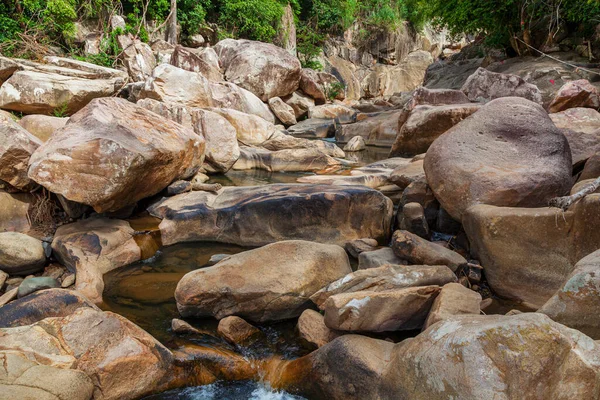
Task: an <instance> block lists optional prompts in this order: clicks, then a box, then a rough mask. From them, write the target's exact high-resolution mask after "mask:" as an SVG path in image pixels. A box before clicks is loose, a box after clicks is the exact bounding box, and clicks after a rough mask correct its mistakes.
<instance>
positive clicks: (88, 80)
mask: <svg viewBox="0 0 600 400" xmlns="http://www.w3.org/2000/svg"><path fill="white" fill-rule="evenodd" d="M44 61H45V62H46V64H38V63H32V62H26V61H23V63H25V64H26V65H21V68H22V69H23V70H20V71H16V72H14V73H13V74H12V75H11V76H10V78H8V80H6V81H5V82H4V83H3V84H2V86H1V87H0V108H3V109H6V110H13V111H18V112H22V113H25V114H52V112H54V110H56V109H64V110H65V111H66V112H67V113H69V114H70V113H74V112H76V111H78V110H80V109H81V108H83V107H84V106H85V105H87V104H88V103H89V102H90V101H91V100H92V99H95V98H97V97H107V96H112V95H113V94H115V93H116V92H117V91H118V90H120V89H121V88H122V87H123V86H124V85H125V83H126V76H127V74H126V73H123V72H121V71H118V70H115V69H110V68H105V67H100V66H97V65H94V64H90V63H85V62H82V61H75V60H70V59H64V58H59V57H45V59H44Z"/></svg>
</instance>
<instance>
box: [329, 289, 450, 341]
mask: <svg viewBox="0 0 600 400" xmlns="http://www.w3.org/2000/svg"><path fill="white" fill-rule="evenodd" d="M439 291H440V288H439V287H438V286H424V287H414V288H406V289H395V290H387V291H383V292H371V291H361V292H356V293H343V294H336V295H334V296H331V297H330V298H329V299H327V301H326V302H325V304H324V310H325V325H327V327H328V328H330V329H336V330H342V331H355V332H356V331H359V332H360V331H368V332H385V331H397V330H411V329H420V328H421V327H422V326H423V323H424V322H425V319H426V318H427V313H428V312H429V309H430V308H431V305H432V304H433V301H434V299H435V297H436V296H437V295H438V293H439Z"/></svg>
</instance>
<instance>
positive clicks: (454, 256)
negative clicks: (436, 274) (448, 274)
mask: <svg viewBox="0 0 600 400" xmlns="http://www.w3.org/2000/svg"><path fill="white" fill-rule="evenodd" d="M392 249H393V250H394V253H395V254H396V255H397V256H398V257H400V258H402V259H405V260H408V261H409V262H411V263H412V264H424V265H446V266H448V268H450V269H451V270H452V271H456V270H457V269H458V267H460V266H462V265H466V264H467V260H465V258H464V257H463V256H461V255H460V254H458V253H456V252H454V251H452V250H449V249H447V248H445V247H442V246H440V245H438V244H436V243H432V242H429V241H428V240H425V239H423V238H421V237H419V236H417V235H415V234H412V233H410V232H407V231H401V230H399V231H396V232H394V236H393V237H392Z"/></svg>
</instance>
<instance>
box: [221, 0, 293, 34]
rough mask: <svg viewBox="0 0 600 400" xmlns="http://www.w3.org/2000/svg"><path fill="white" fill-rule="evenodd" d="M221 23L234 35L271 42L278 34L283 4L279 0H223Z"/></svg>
mask: <svg viewBox="0 0 600 400" xmlns="http://www.w3.org/2000/svg"><path fill="white" fill-rule="evenodd" d="M219 5H220V7H219V14H220V15H219V23H220V24H221V26H222V27H224V28H225V29H226V30H227V31H229V32H231V34H232V35H233V36H234V37H244V38H248V39H252V40H260V41H263V42H270V41H272V40H273V38H275V35H276V34H277V28H278V27H279V24H280V22H281V17H282V16H283V5H282V4H281V3H279V2H278V1H277V0H221V2H220V4H219Z"/></svg>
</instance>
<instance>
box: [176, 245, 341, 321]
mask: <svg viewBox="0 0 600 400" xmlns="http://www.w3.org/2000/svg"><path fill="white" fill-rule="evenodd" d="M282 266H285V267H284V268H285V274H284V275H282V274H281V272H282ZM349 272H351V269H350V263H349V261H348V256H347V255H346V252H345V251H344V249H342V248H341V247H339V246H334V245H325V244H320V243H314V242H306V241H283V242H277V243H273V244H270V245H267V246H264V247H261V248H258V249H255V250H249V251H245V252H243V253H239V254H235V255H232V256H231V257H229V258H227V259H225V260H223V261H221V262H219V263H217V264H216V265H214V266H212V267H208V268H203V269H199V270H196V271H192V272H190V273H188V274H186V275H185V276H184V277H183V278H182V279H181V281H180V282H179V284H178V285H177V289H176V290H175V299H176V300H177V309H178V310H179V312H180V313H181V315H182V316H184V317H189V316H198V317H199V316H214V317H216V318H219V319H220V318H223V317H226V316H230V315H238V316H241V317H244V318H247V319H250V320H251V321H256V322H265V321H273V320H281V319H286V318H293V317H297V316H299V315H300V314H301V313H302V311H303V310H304V309H306V308H307V307H308V305H309V297H310V296H311V295H312V294H313V293H315V292H316V291H318V290H319V289H320V288H322V287H323V286H325V285H327V284H328V283H330V282H332V281H334V280H336V279H338V278H340V277H342V276H344V275H345V274H347V273H349Z"/></svg>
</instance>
